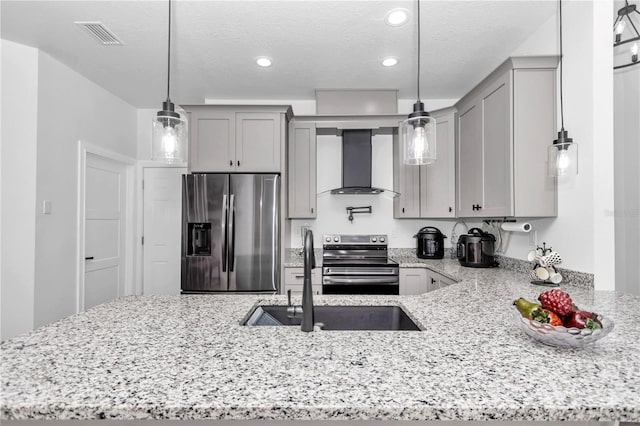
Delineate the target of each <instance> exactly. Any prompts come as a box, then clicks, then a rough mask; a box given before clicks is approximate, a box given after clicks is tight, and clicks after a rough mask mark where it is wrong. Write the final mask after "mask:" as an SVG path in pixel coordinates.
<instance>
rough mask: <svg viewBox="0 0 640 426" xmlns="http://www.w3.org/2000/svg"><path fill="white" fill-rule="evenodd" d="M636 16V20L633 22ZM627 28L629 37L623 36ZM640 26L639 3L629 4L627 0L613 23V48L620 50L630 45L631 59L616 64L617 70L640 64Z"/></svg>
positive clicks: (629, 53)
mask: <svg viewBox="0 0 640 426" xmlns="http://www.w3.org/2000/svg"><path fill="white" fill-rule="evenodd" d="M634 18H635V22H633V21H634ZM625 28H627V31H626V33H627V34H629V36H628V38H624V37H623V36H624V35H625ZM639 28H640V12H638V7H637V5H635V4H629V1H628V0H625V1H624V7H623V8H621V9H619V10H618V16H617V17H616V20H615V22H614V23H613V34H614V36H615V42H614V43H613V49H614V50H615V51H618V52H619V51H621V50H624V49H623V48H622V47H621V46H623V45H627V46H628V47H629V51H628V55H629V56H628V57H629V58H630V60H631V61H630V62H628V63H626V64H621V65H617V66H614V67H613V69H615V70H617V69H619V68H626V67H630V66H633V65H640V61H638V45H640V31H639V30H638V29H639ZM625 47H626V46H625ZM618 48H620V49H618Z"/></svg>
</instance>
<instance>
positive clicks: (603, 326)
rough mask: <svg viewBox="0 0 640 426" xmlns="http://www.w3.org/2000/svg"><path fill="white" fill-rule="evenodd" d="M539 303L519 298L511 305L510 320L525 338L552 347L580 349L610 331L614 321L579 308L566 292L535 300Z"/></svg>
mask: <svg viewBox="0 0 640 426" xmlns="http://www.w3.org/2000/svg"><path fill="white" fill-rule="evenodd" d="M538 301H539V302H540V303H539V304H538V303H535V302H530V301H528V300H526V299H524V298H519V299H517V300H515V301H514V302H513V305H514V309H513V318H514V320H515V321H516V324H518V326H519V327H520V329H521V330H522V331H524V332H525V333H526V334H527V335H528V336H530V337H533V338H534V339H536V340H539V341H540V342H542V343H545V344H547V345H551V346H560V347H582V346H585V345H587V344H589V343H593V342H595V341H596V340H599V339H601V338H603V337H604V336H606V335H607V334H609V333H610V332H611V330H613V325H614V324H613V321H611V320H610V319H608V318H606V317H604V316H602V315H599V314H597V313H594V312H589V311H586V310H581V309H579V308H578V307H577V306H576V305H575V304H574V303H573V301H572V300H571V296H569V294H568V293H566V292H564V291H562V290H560V289H553V290H550V291H546V292H544V293H542V294H540V296H539V297H538Z"/></svg>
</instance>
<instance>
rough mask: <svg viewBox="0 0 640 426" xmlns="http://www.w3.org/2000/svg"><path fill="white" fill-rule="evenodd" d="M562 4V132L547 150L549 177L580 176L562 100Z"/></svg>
mask: <svg viewBox="0 0 640 426" xmlns="http://www.w3.org/2000/svg"><path fill="white" fill-rule="evenodd" d="M559 3H560V8H559V10H560V123H561V127H560V131H559V132H558V139H556V140H554V141H553V144H552V145H551V146H549V148H548V149H547V154H548V155H547V159H548V163H547V170H548V175H549V176H558V177H560V176H568V175H575V174H578V144H576V143H573V139H572V138H570V137H569V132H567V131H566V130H565V129H564V105H563V99H562V62H563V55H562V0H559Z"/></svg>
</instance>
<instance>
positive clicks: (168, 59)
mask: <svg viewBox="0 0 640 426" xmlns="http://www.w3.org/2000/svg"><path fill="white" fill-rule="evenodd" d="M168 34H169V37H168V41H167V101H169V100H170V97H169V88H170V84H171V0H169V32H168Z"/></svg>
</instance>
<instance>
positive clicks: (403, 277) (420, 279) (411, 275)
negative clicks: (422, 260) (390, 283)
mask: <svg viewBox="0 0 640 426" xmlns="http://www.w3.org/2000/svg"><path fill="white" fill-rule="evenodd" d="M399 280H400V291H399V293H400V295H411V294H423V293H426V292H428V291H429V287H428V283H427V270H426V269H424V268H400V276H399Z"/></svg>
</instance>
